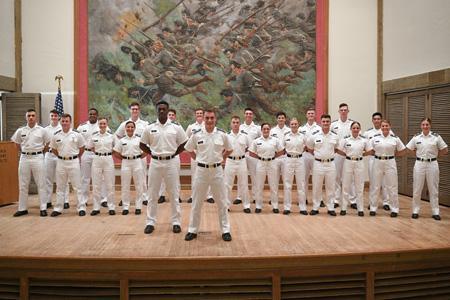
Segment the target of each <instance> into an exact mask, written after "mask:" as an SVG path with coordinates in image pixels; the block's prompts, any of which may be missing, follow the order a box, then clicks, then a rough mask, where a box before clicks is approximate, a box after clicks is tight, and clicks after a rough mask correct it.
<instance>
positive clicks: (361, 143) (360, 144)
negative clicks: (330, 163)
mask: <svg viewBox="0 0 450 300" xmlns="http://www.w3.org/2000/svg"><path fill="white" fill-rule="evenodd" d="M369 148H370V146H369V140H368V139H366V138H364V137H362V136H360V135H358V136H357V137H356V138H354V137H353V135H351V136H346V137H345V138H343V139H342V140H340V142H339V147H338V149H339V150H341V151H343V152H345V154H346V156H349V157H351V158H360V157H362V156H363V154H364V151H368V149H369Z"/></svg>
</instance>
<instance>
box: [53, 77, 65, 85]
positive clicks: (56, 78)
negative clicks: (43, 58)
mask: <svg viewBox="0 0 450 300" xmlns="http://www.w3.org/2000/svg"><path fill="white" fill-rule="evenodd" d="M56 80H58V88H61V80H64V77H63V76H62V75H56V76H55V81H56Z"/></svg>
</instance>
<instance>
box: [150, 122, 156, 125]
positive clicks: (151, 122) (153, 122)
mask: <svg viewBox="0 0 450 300" xmlns="http://www.w3.org/2000/svg"><path fill="white" fill-rule="evenodd" d="M154 123H156V121H153V122H151V123H150V122H149V123H148V125H152V124H154Z"/></svg>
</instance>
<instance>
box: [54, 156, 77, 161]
mask: <svg viewBox="0 0 450 300" xmlns="http://www.w3.org/2000/svg"><path fill="white" fill-rule="evenodd" d="M58 158H59V159H62V160H74V159H76V158H78V155H75V156H59V155H58Z"/></svg>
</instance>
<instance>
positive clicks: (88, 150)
mask: <svg viewBox="0 0 450 300" xmlns="http://www.w3.org/2000/svg"><path fill="white" fill-rule="evenodd" d="M84 150H86V151H91V152H92V149H88V148H84Z"/></svg>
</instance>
